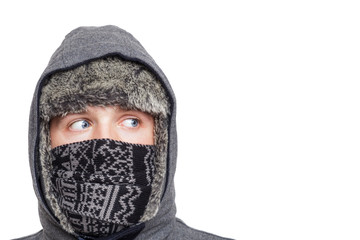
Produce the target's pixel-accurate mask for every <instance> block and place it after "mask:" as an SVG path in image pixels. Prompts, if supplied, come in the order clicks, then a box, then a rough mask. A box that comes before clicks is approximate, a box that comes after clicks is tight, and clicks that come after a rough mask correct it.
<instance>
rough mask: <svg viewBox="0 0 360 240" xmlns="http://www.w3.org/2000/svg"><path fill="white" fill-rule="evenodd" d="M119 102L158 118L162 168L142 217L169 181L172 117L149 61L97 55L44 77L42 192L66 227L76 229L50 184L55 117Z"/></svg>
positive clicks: (152, 211)
mask: <svg viewBox="0 0 360 240" xmlns="http://www.w3.org/2000/svg"><path fill="white" fill-rule="evenodd" d="M109 105H112V106H119V107H120V108H123V109H132V110H139V111H142V112H146V113H149V114H151V115H152V116H153V117H154V120H155V128H154V137H155V139H154V142H155V145H156V162H155V166H156V169H157V172H156V176H155V178H154V182H153V184H152V192H151V195H150V199H149V202H148V204H147V206H146V210H145V213H144V215H143V216H142V218H141V220H140V221H141V222H145V221H147V220H149V219H151V218H152V217H154V216H155V215H156V213H157V210H158V207H159V204H160V198H161V194H162V191H163V187H164V184H165V183H164V182H165V180H164V179H165V173H166V159H167V144H168V116H169V112H170V104H169V100H168V96H167V94H166V92H165V90H164V88H163V87H162V86H161V84H160V82H159V81H158V80H157V79H156V77H155V75H154V74H153V73H151V72H150V71H149V70H148V69H147V68H146V67H145V66H143V65H141V64H139V63H135V62H131V61H125V60H122V59H120V58H118V57H106V58H102V59H97V60H93V61H91V62H89V63H86V64H83V65H81V66H78V67H76V68H74V69H70V70H66V71H63V72H58V73H55V74H53V75H52V76H50V77H49V78H48V80H47V81H46V82H45V84H44V86H43V88H42V90H41V97H40V120H41V121H40V147H39V151H40V161H41V167H42V169H41V173H42V181H43V191H44V193H45V196H46V200H47V203H48V205H49V207H50V209H52V211H53V212H54V214H55V216H56V217H57V218H58V219H59V220H60V224H61V225H62V226H63V228H64V229H65V230H66V231H68V232H70V233H73V232H74V230H73V228H72V227H71V225H70V224H69V222H68V221H67V219H66V217H65V215H64V214H63V213H62V211H61V209H60V207H59V204H58V202H57V200H56V198H55V197H54V194H53V193H52V190H51V188H50V182H51V181H50V175H49V174H50V171H51V164H50V163H51V158H52V155H51V153H50V151H51V139H50V127H49V125H50V121H51V119H52V118H54V117H57V116H65V115H67V114H68V113H79V112H83V111H86V107H87V106H109Z"/></svg>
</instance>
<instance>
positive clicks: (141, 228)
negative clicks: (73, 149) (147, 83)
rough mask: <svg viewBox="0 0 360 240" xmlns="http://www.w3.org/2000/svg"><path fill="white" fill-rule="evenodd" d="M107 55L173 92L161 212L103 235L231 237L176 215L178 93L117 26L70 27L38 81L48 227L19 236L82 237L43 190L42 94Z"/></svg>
mask: <svg viewBox="0 0 360 240" xmlns="http://www.w3.org/2000/svg"><path fill="white" fill-rule="evenodd" d="M106 56H118V57H120V58H123V59H126V60H130V61H135V62H138V63H140V64H143V65H145V66H146V67H147V68H148V69H150V70H151V71H152V72H153V73H154V74H155V75H156V77H157V78H158V79H159V80H160V82H161V83H162V85H163V87H164V88H165V89H166V91H167V93H168V95H169V98H170V104H171V110H170V111H171V115H170V121H169V127H168V133H169V134H168V136H169V137H168V154H167V169H166V180H165V181H166V182H165V185H164V192H163V195H162V198H161V202H160V207H159V210H158V212H157V214H156V216H155V217H154V218H152V219H150V220H149V221H147V222H145V223H142V224H137V225H134V226H131V227H129V228H126V229H124V230H122V231H120V232H118V233H116V234H114V235H111V236H108V237H105V238H101V239H103V240H105V239H106V240H111V239H114V240H115V239H136V240H143V239H156V240H161V239H182V240H187V239H189V240H190V239H206V240H212V239H213V240H215V239H226V238H222V237H218V236H215V235H213V234H209V233H205V232H202V231H198V230H195V229H192V228H190V227H188V226H187V225H186V224H185V223H184V222H183V221H181V220H180V219H178V218H176V216H175V214H176V205H175V189H174V174H175V169H176V157H177V133H176V100H175V95H174V93H173V90H172V88H171V86H170V83H169V81H168V80H167V78H166V76H165V74H164V73H163V72H162V70H161V69H160V68H159V67H158V65H157V64H156V63H155V61H154V60H153V59H152V58H151V56H150V55H149V54H148V53H147V52H146V50H145V49H144V48H143V47H142V45H141V44H140V43H139V42H138V41H137V40H136V39H135V38H134V37H133V36H132V35H131V34H129V33H128V32H126V31H124V30H122V29H120V28H118V27H116V26H103V27H80V28H77V29H75V30H73V31H72V32H70V33H69V34H68V35H67V36H66V37H65V39H64V41H63V42H62V44H61V46H60V47H59V48H58V49H57V50H56V51H55V53H54V54H53V55H52V57H51V59H50V61H49V64H48V66H47V68H46V69H45V71H44V72H43V74H42V75H41V77H40V79H39V81H38V84H37V86H36V89H35V93H34V96H33V101H32V105H31V111H30V119H29V160H30V167H31V174H32V178H33V187H34V190H35V194H36V196H37V198H38V202H39V215H40V220H41V224H42V227H43V229H42V230H41V231H39V232H38V233H36V234H33V235H31V236H27V237H24V238H20V239H27V240H32V239H33V240H35V239H36V240H37V239H39V240H40V239H41V240H60V239H61V240H74V239H77V238H76V237H75V236H73V235H71V234H69V233H67V232H66V231H64V230H63V229H62V228H61V225H60V224H59V221H58V220H57V219H56V217H55V216H54V214H53V213H52V211H51V209H49V207H48V205H47V204H46V200H45V197H44V193H43V192H42V187H41V184H42V183H41V176H40V172H41V171H40V164H39V134H40V133H39V98H40V94H41V89H42V86H43V84H44V81H45V80H46V79H47V78H48V77H49V76H50V75H52V74H53V73H56V72H59V71H64V70H66V69H71V68H74V67H76V66H79V65H81V64H84V63H86V62H89V61H91V60H94V59H99V58H102V57H106ZM78 239H80V238H78ZM99 239H100V238H99Z"/></svg>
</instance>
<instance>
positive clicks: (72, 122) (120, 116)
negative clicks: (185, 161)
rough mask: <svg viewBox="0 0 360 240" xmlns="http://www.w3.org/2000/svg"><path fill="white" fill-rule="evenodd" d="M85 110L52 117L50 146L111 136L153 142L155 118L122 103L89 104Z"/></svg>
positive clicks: (138, 142) (146, 142)
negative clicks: (124, 107) (125, 106)
mask: <svg viewBox="0 0 360 240" xmlns="http://www.w3.org/2000/svg"><path fill="white" fill-rule="evenodd" d="M86 109H87V111H85V112H83V113H72V114H68V115H66V116H65V117H56V118H53V119H52V120H51V122H50V137H51V147H52V148H54V147H57V146H60V145H63V144H68V143H73V142H79V141H84V140H90V139H99V138H110V139H113V140H119V141H123V142H129V143H137V144H151V145H153V144H154V118H153V117H152V116H151V115H150V114H147V113H144V112H140V111H135V110H123V109H121V108H119V107H115V106H108V107H90V106H89V107H87V108H86Z"/></svg>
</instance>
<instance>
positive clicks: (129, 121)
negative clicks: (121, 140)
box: [123, 118, 139, 128]
mask: <svg viewBox="0 0 360 240" xmlns="http://www.w3.org/2000/svg"><path fill="white" fill-rule="evenodd" d="M123 124H124V126H125V127H131V128H135V127H137V126H138V125H139V120H137V119H136V118H129V119H126V120H124V121H123Z"/></svg>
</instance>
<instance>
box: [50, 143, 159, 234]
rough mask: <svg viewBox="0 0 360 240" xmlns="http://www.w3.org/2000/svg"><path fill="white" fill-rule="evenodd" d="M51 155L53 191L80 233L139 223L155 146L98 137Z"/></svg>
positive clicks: (109, 230)
mask: <svg viewBox="0 0 360 240" xmlns="http://www.w3.org/2000/svg"><path fill="white" fill-rule="evenodd" d="M52 154H53V156H54V159H53V161H52V172H51V182H52V191H53V192H54V195H55V197H56V199H57V201H58V203H59V205H60V208H62V210H63V211H64V213H65V215H66V217H67V218H68V219H69V221H70V223H71V224H72V225H73V228H74V229H75V230H76V231H77V232H79V233H82V234H92V235H97V236H102V235H108V234H111V233H113V232H116V231H119V230H120V229H121V228H122V227H124V226H129V225H132V224H135V223H138V222H139V220H140V219H141V217H142V215H143V214H144V211H145V209H146V205H147V204H148V201H149V196H150V194H151V184H152V182H153V179H154V175H155V165H154V159H155V147H154V146H152V145H139V144H130V143H125V142H120V141H116V140H111V139H93V140H87V141H82V142H76V143H70V144H66V145H62V146H59V147H56V148H54V149H53V150H52Z"/></svg>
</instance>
